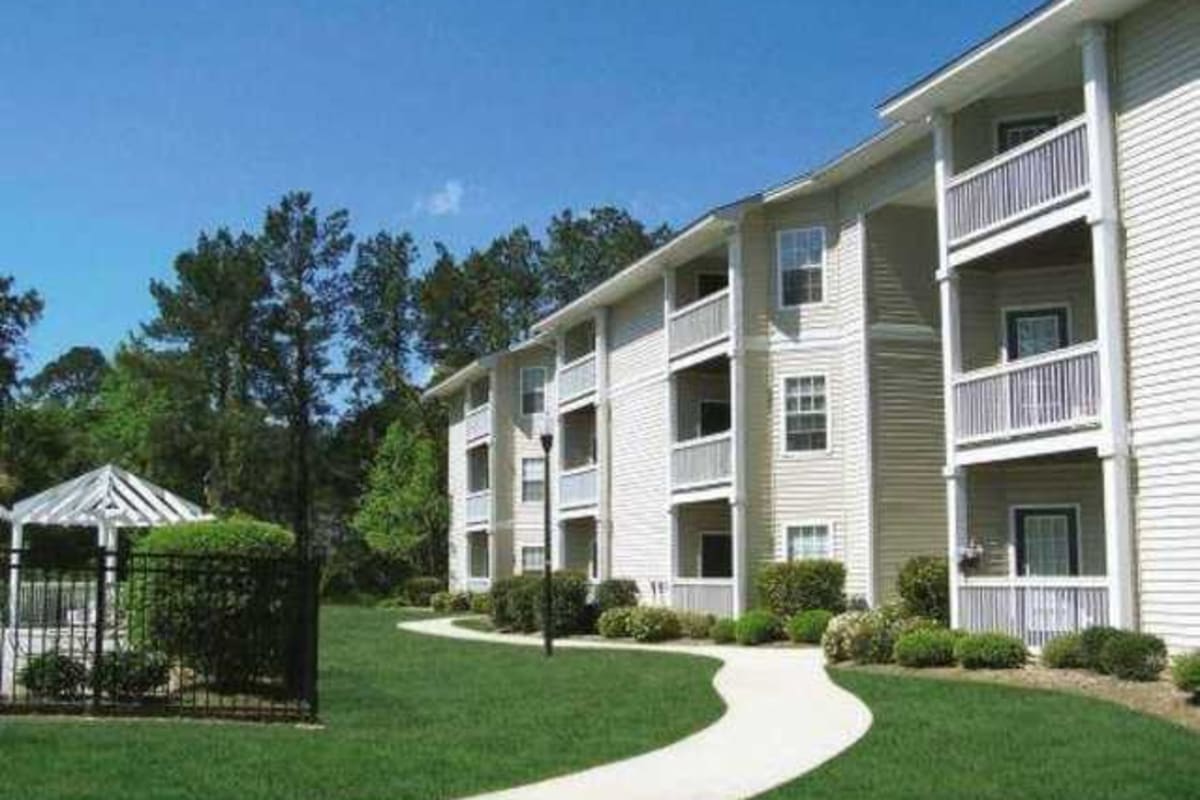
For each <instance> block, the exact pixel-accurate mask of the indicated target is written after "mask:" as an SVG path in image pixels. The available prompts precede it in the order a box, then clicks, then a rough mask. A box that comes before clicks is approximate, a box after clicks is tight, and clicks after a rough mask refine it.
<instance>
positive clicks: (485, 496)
mask: <svg viewBox="0 0 1200 800" xmlns="http://www.w3.org/2000/svg"><path fill="white" fill-rule="evenodd" d="M491 505H492V493H491V491H489V490H487V489H484V490H483V491H481V492H472V493H471V494H468V495H467V524H468V525H481V524H482V525H486V524H487V522H488V518H489V511H490V510H491Z"/></svg>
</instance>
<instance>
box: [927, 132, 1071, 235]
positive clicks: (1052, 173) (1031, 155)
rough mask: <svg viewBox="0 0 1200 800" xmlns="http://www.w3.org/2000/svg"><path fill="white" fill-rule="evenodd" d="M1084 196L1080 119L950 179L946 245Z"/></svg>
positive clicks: (948, 184)
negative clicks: (947, 239)
mask: <svg viewBox="0 0 1200 800" xmlns="http://www.w3.org/2000/svg"><path fill="white" fill-rule="evenodd" d="M1087 191H1088V156H1087V123H1086V122H1085V121H1084V118H1083V117H1078V118H1076V119H1074V120H1071V121H1070V122H1067V123H1064V124H1062V125H1059V126H1058V127H1056V128H1053V129H1051V130H1049V131H1047V132H1046V133H1043V134H1042V135H1041V136H1038V137H1037V138H1035V139H1031V140H1029V141H1028V142H1025V143H1024V144H1022V145H1020V146H1019V147H1015V148H1013V149H1012V150H1009V151H1008V152H1006V153H1004V154H1002V155H1000V156H997V157H996V158H993V159H991V160H990V161H986V162H984V163H983V164H980V165H979V166H977V167H974V168H972V169H969V170H967V171H966V172H963V173H961V174H959V175H955V176H954V177H953V178H951V179H950V180H949V181H948V182H947V185H946V210H947V215H948V217H947V222H948V225H949V235H950V244H951V245H958V244H962V243H963V242H964V241H965V240H967V239H973V238H976V237H979V236H982V235H984V234H987V233H990V232H992V231H994V230H997V229H999V228H1002V227H1005V226H1007V225H1011V224H1013V223H1015V222H1018V221H1019V220H1021V219H1023V218H1025V217H1029V216H1033V215H1034V214H1037V213H1038V212H1040V211H1043V210H1046V209H1048V208H1050V207H1053V206H1057V205H1059V204H1062V203H1065V202H1067V201H1068V200H1071V199H1073V198H1075V197H1077V196H1082V195H1084V194H1086V193H1087Z"/></svg>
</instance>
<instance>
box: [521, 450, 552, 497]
mask: <svg viewBox="0 0 1200 800" xmlns="http://www.w3.org/2000/svg"><path fill="white" fill-rule="evenodd" d="M545 464H546V460H545V459H544V458H523V459H521V501H522V502H525V503H533V502H541V501H542V500H544V499H546V480H545V479H546V466H545Z"/></svg>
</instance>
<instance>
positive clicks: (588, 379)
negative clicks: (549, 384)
mask: <svg viewBox="0 0 1200 800" xmlns="http://www.w3.org/2000/svg"><path fill="white" fill-rule="evenodd" d="M594 391H596V354H595V353H594V352H593V353H588V354H587V355H585V356H583V357H582V358H577V359H576V360H574V361H572V362H571V363H570V364H564V365H563V367H562V368H561V370H560V371H559V373H558V401H559V403H560V404H564V405H565V404H566V403H569V402H571V401H573V400H578V399H579V398H581V397H584V396H585V395H587V394H590V393H591V392H594Z"/></svg>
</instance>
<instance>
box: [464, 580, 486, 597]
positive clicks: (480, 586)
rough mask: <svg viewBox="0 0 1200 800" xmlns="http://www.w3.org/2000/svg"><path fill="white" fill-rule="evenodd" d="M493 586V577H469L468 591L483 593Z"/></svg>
mask: <svg viewBox="0 0 1200 800" xmlns="http://www.w3.org/2000/svg"><path fill="white" fill-rule="evenodd" d="M491 588H492V579H491V578H467V591H468V592H471V593H472V594H483V593H485V592H487V591H489V590H490V589H491Z"/></svg>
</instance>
